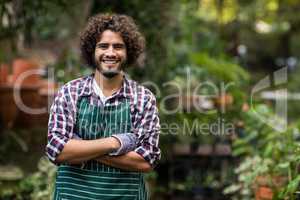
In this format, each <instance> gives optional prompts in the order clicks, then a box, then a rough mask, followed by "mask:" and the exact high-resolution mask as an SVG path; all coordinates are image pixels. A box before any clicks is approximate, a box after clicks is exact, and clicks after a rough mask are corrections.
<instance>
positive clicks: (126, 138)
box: [109, 133, 137, 156]
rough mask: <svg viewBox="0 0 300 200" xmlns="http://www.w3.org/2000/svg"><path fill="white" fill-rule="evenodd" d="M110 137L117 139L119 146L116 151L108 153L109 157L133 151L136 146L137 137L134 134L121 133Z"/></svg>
mask: <svg viewBox="0 0 300 200" xmlns="http://www.w3.org/2000/svg"><path fill="white" fill-rule="evenodd" d="M112 137H113V138H115V139H117V140H118V141H119V143H120V145H121V146H120V148H118V149H117V150H116V151H113V152H111V153H109V155H110V156H119V155H123V154H125V153H128V152H129V151H133V150H134V149H135V148H136V146H137V136H136V135H135V134H134V133H121V134H116V135H112Z"/></svg>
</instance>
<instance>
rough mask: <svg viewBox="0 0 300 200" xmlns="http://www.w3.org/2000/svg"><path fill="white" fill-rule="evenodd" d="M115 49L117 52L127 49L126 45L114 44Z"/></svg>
mask: <svg viewBox="0 0 300 200" xmlns="http://www.w3.org/2000/svg"><path fill="white" fill-rule="evenodd" d="M114 48H115V49H117V50H122V49H124V48H125V45H124V44H114Z"/></svg>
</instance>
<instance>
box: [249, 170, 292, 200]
mask: <svg viewBox="0 0 300 200" xmlns="http://www.w3.org/2000/svg"><path fill="white" fill-rule="evenodd" d="M287 180H288V179H287V177H284V176H271V175H266V176H257V177H256V179H255V183H254V187H253V188H254V191H255V199H256V200H269V199H272V198H273V191H275V190H278V189H279V188H280V187H282V186H284V185H285V184H286V182H287Z"/></svg>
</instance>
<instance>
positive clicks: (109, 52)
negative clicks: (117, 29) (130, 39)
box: [105, 46, 116, 57]
mask: <svg viewBox="0 0 300 200" xmlns="http://www.w3.org/2000/svg"><path fill="white" fill-rule="evenodd" d="M105 56H107V57H115V56H116V52H115V50H114V48H113V47H112V46H109V48H107V51H106V52H105Z"/></svg>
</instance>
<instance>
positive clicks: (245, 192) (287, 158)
mask: <svg viewBox="0 0 300 200" xmlns="http://www.w3.org/2000/svg"><path fill="white" fill-rule="evenodd" d="M256 111H257V112H259V113H261V114H262V115H265V116H269V117H271V115H273V113H272V110H271V109H270V108H268V107H267V106H266V105H260V106H258V107H257V108H256ZM244 121H245V127H244V129H245V132H246V135H245V136H244V137H239V138H237V139H236V140H235V141H234V143H233V154H234V155H235V156H239V157H241V162H240V165H239V166H238V167H237V168H236V170H235V172H236V174H237V175H238V180H237V181H236V183H234V184H232V185H230V186H229V187H227V188H226V189H225V191H224V192H225V193H226V194H229V193H231V194H233V196H235V197H237V198H240V199H241V198H244V197H245V198H254V197H255V198H256V199H257V200H262V199H294V193H295V191H296V190H297V187H298V185H299V182H300V176H299V175H298V164H299V161H300V156H299V145H300V144H299V141H297V138H296V136H297V134H299V127H298V126H297V123H296V124H290V125H289V126H288V128H287V130H285V131H284V132H278V131H275V130H273V129H272V128H271V127H269V126H268V125H266V124H264V123H263V122H261V121H260V120H259V119H257V117H256V116H255V115H254V113H253V112H252V111H251V110H250V111H248V112H246V113H245V116H244Z"/></svg>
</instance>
